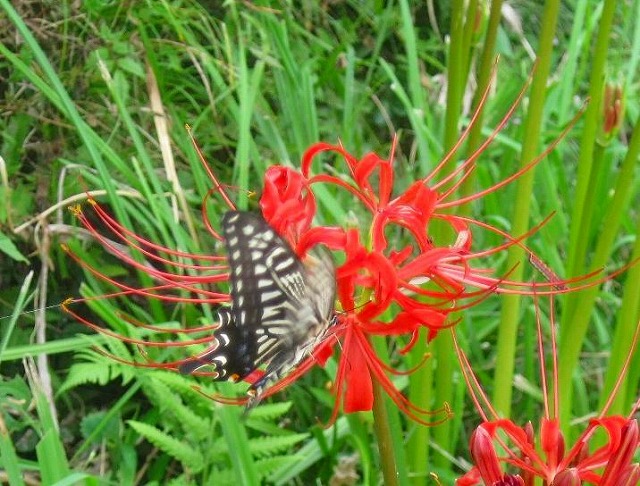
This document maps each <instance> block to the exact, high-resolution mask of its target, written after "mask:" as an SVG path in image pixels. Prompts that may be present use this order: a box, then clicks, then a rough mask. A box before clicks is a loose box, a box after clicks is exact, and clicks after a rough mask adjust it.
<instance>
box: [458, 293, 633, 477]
mask: <svg viewBox="0 0 640 486" xmlns="http://www.w3.org/2000/svg"><path fill="white" fill-rule="evenodd" d="M550 312H551V315H553V305H552V306H551V311H550ZM537 321H538V354H539V357H540V370H541V371H540V373H541V381H542V390H543V395H544V407H545V413H544V417H543V418H542V419H541V421H540V435H539V444H540V445H539V448H536V443H535V434H534V429H533V426H532V425H531V423H530V422H529V423H528V424H527V425H526V426H525V427H519V426H518V425H516V424H514V423H513V422H512V421H511V420H508V419H500V418H498V415H497V413H496V412H495V410H494V409H493V407H492V406H491V403H490V402H489V399H488V398H487V396H486V395H485V394H484V392H483V391H482V389H481V387H480V384H479V383H478V381H477V379H476V378H475V376H474V374H473V371H472V369H471V366H470V364H469V362H468V361H467V359H466V356H464V354H463V353H462V351H461V350H460V348H459V347H457V343H456V348H457V351H458V356H459V358H460V362H461V366H462V370H463V374H464V376H465V380H466V382H467V387H468V389H469V391H470V395H471V397H472V399H473V401H474V403H475V405H476V408H477V409H478V411H479V413H480V415H481V416H482V418H483V423H482V424H480V425H479V426H478V427H477V428H476V429H475V431H474V432H473V434H472V435H471V440H470V444H469V448H470V451H471V457H472V458H473V461H474V463H475V465H474V467H473V469H471V471H469V472H468V473H467V474H465V475H464V476H463V477H462V478H460V479H458V480H457V481H456V486H475V485H485V486H496V485H513V486H533V485H534V484H537V483H536V482H535V481H536V479H535V478H539V479H538V480H540V479H541V480H543V481H544V484H549V485H554V486H574V485H576V486H577V485H581V484H595V485H599V486H632V485H637V484H638V483H639V482H640V465H639V464H637V463H635V464H634V463H632V461H633V458H634V455H635V453H636V451H637V450H638V448H639V447H640V432H639V430H638V421H637V420H636V419H634V418H633V416H634V414H635V412H636V411H637V410H638V408H639V407H640V400H639V401H638V402H637V403H636V404H635V406H634V407H633V410H632V412H631V413H630V414H629V416H628V417H622V416H617V415H614V416H606V415H607V409H608V408H609V406H610V404H611V403H612V401H613V398H614V397H615V394H616V392H617V390H618V388H619V387H620V383H621V382H622V379H623V378H624V375H625V374H626V371H627V370H628V367H629V362H630V360H631V357H632V355H633V349H634V347H635V344H636V342H637V339H638V333H639V332H640V326H639V327H638V329H637V330H636V334H635V336H634V339H633V345H632V346H631V349H630V351H629V355H628V356H627V361H626V363H625V365H624V368H623V372H622V373H621V374H620V377H619V379H618V382H617V384H616V385H615V387H614V389H613V391H612V393H611V397H610V399H609V402H608V404H607V405H606V406H605V407H604V409H603V410H602V412H600V414H599V415H598V416H597V417H596V418H594V419H592V420H591V421H590V422H589V425H588V426H587V428H586V429H585V430H584V431H583V433H582V434H581V435H580V437H579V438H578V439H577V440H576V442H575V444H574V445H573V446H572V447H571V448H570V449H569V450H568V451H566V445H565V440H564V437H563V435H562V432H561V430H560V424H559V421H558V419H557V417H558V416H559V414H558V410H559V404H558V400H557V397H558V389H557V386H558V385H557V370H558V367H557V359H558V356H557V351H556V345H555V344H556V343H555V336H554V334H553V328H554V326H553V321H552V323H551V329H552V332H551V336H552V342H551V344H552V357H553V367H552V369H553V377H554V380H553V398H552V399H551V400H550V397H549V392H548V390H547V388H546V374H545V369H546V367H545V360H544V349H543V345H542V329H541V325H540V318H539V316H538V319H537ZM454 336H455V335H454ZM550 402H552V403H553V404H554V408H553V411H551V410H552V409H551V407H550ZM483 405H484V406H483ZM485 409H486V410H487V411H486V412H485ZM598 430H602V431H604V432H605V433H606V435H607V441H606V443H605V444H604V445H601V446H599V447H597V448H596V449H595V450H590V448H589V442H590V440H591V439H592V438H593V437H594V435H595V433H596V432H597V431H598ZM496 445H497V446H498V447H496ZM496 449H499V450H502V451H505V452H506V454H505V456H503V457H499V456H498V452H497V451H496ZM505 466H508V467H509V468H510V469H511V470H516V471H517V472H518V474H506V473H505V472H504V469H505Z"/></svg>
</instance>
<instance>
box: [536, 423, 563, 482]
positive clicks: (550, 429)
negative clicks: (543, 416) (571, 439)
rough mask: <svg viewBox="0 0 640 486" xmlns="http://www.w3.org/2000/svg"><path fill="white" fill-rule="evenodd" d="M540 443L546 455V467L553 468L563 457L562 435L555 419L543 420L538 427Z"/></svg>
mask: <svg viewBox="0 0 640 486" xmlns="http://www.w3.org/2000/svg"><path fill="white" fill-rule="evenodd" d="M540 445H541V447H542V450H543V451H544V453H545V454H546V456H547V467H549V469H551V470H555V469H556V467H557V465H558V464H559V463H560V461H562V459H563V457H564V437H563V436H562V432H560V424H559V422H558V420H557V419H549V420H543V421H542V423H541V427H540Z"/></svg>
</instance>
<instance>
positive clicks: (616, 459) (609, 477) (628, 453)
mask: <svg viewBox="0 0 640 486" xmlns="http://www.w3.org/2000/svg"><path fill="white" fill-rule="evenodd" d="M639 446H640V433H639V431H638V421H637V420H628V421H626V423H625V424H624V426H623V427H622V429H621V430H620V437H619V438H618V440H614V439H613V437H611V449H612V450H611V455H610V457H609V460H608V462H607V466H606V467H605V470H604V473H603V475H602V480H601V484H602V485H603V486H613V485H614V484H619V483H617V482H616V481H617V479H618V478H620V477H621V476H622V475H623V473H624V472H625V471H626V470H627V469H628V468H630V466H631V461H632V460H633V457H634V455H635V453H636V450H637V449H638V447H639Z"/></svg>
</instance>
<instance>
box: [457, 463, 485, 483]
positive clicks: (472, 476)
mask: <svg viewBox="0 0 640 486" xmlns="http://www.w3.org/2000/svg"><path fill="white" fill-rule="evenodd" d="M481 481H482V476H481V475H480V471H478V468H477V467H475V466H474V467H473V468H472V469H471V471H469V472H467V473H466V474H465V475H464V476H462V477H459V478H458V479H456V486H476V485H478V484H482V483H481Z"/></svg>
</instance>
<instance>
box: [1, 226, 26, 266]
mask: <svg viewBox="0 0 640 486" xmlns="http://www.w3.org/2000/svg"><path fill="white" fill-rule="evenodd" d="M0 251H1V252H3V253H5V254H7V255H8V256H9V257H10V258H12V259H14V260H15V261H17V262H23V263H29V260H27V257H25V256H24V255H23V254H22V253H20V251H19V250H18V249H17V248H16V245H14V244H13V241H11V240H10V239H9V237H8V236H7V235H5V234H4V233H0Z"/></svg>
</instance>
